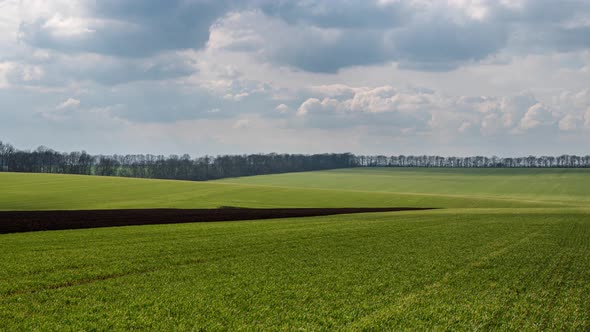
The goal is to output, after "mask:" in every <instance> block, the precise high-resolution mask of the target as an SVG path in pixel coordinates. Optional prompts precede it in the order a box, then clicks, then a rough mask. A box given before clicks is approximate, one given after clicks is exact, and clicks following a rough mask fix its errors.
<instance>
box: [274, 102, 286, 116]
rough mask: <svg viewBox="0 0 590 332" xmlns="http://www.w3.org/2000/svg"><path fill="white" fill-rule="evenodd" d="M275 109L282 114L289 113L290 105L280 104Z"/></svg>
mask: <svg viewBox="0 0 590 332" xmlns="http://www.w3.org/2000/svg"><path fill="white" fill-rule="evenodd" d="M275 110H276V111H277V112H279V113H282V114H285V113H289V106H287V105H285V104H279V105H278V106H277V107H275Z"/></svg>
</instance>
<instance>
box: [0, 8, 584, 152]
mask: <svg viewBox="0 0 590 332" xmlns="http://www.w3.org/2000/svg"><path fill="white" fill-rule="evenodd" d="M0 140H2V141H5V142H10V143H12V144H13V145H15V146H17V147H19V148H22V149H34V148H36V147H37V146H40V145H44V146H48V147H51V148H53V149H56V150H59V151H72V150H85V151H88V152H89V153H105V154H113V153H119V154H120V153H155V154H182V153H189V154H191V155H194V156H197V155H205V154H210V155H217V154H235V153H259V152H264V153H268V152H279V153H321V152H353V153H357V154H386V155H399V154H415V155H422V154H437V155H445V156H467V155H488V156H492V155H497V156H524V155H560V154H580V155H586V154H590V148H589V146H590V1H588V0H495V1H491V0H446V1H445V0H432V1H427V0H339V1H336V0H300V1H288V0H167V1H159V0H101V1H95V0H76V1H70V0H20V1H19V0H0Z"/></svg>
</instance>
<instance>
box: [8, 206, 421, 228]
mask: <svg viewBox="0 0 590 332" xmlns="http://www.w3.org/2000/svg"><path fill="white" fill-rule="evenodd" d="M420 210H431V208H409V207H396V208H273V209H257V208H256V209H254V208H253V209H250V208H233V207H226V208H218V209H130V210H127V209H125V210H55V211H0V234H6V233H21V232H33V231H49V230H64V229H81V228H98V227H114V226H139V225H159V224H179V223H193V222H213V221H238V220H258V219H278V218H298V217H315V216H329V215H337V214H350V213H369V212H395V211H420Z"/></svg>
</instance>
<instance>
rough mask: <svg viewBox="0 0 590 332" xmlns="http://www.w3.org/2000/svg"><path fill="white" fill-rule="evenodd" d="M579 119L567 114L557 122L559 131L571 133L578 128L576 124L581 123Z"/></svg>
mask: <svg viewBox="0 0 590 332" xmlns="http://www.w3.org/2000/svg"><path fill="white" fill-rule="evenodd" d="M580 120H581V119H580V118H577V117H576V116H574V115H572V114H567V115H566V116H564V117H563V118H562V119H561V120H559V129H560V130H563V131H573V130H576V129H577V128H578V123H579V122H581V121H580Z"/></svg>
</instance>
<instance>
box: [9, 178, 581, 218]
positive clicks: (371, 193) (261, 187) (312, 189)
mask: <svg viewBox="0 0 590 332" xmlns="http://www.w3.org/2000/svg"><path fill="white" fill-rule="evenodd" d="M589 177H590V172H587V171H585V170H583V171H580V170H542V171H537V170H479V169H478V170H432V169H386V170H382V169H352V170H337V171H324V172H307V173H289V174H281V175H267V176H257V177H246V178H240V179H226V180H223V181H216V182H188V181H171V180H147V179H129V178H112V177H93V176H75V175H56V174H24V173H0V184H1V186H0V210H51V209H68V210H72V209H113V208H157V207H163V208H216V207H219V206H237V207H395V206H406V207H439V208H441V207H471V208H476V207H567V206H570V207H574V206H586V205H587V203H589V200H590V186H588V185H587V184H588V180H587V178H589Z"/></svg>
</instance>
